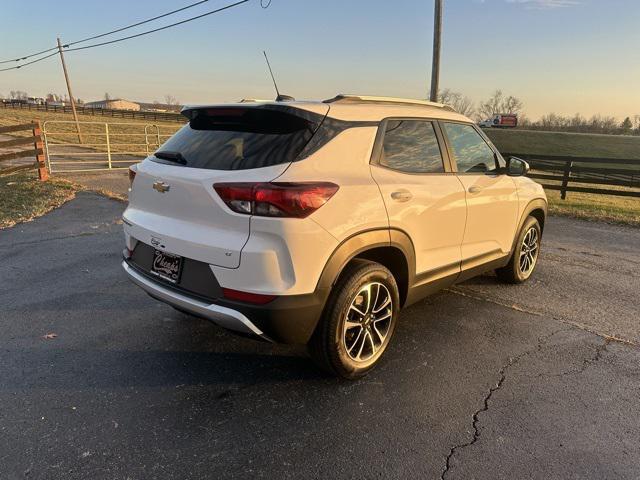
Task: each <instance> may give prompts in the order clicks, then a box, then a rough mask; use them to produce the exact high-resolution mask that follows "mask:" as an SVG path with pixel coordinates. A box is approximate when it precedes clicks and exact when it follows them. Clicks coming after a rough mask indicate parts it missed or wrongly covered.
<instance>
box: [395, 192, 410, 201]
mask: <svg viewBox="0 0 640 480" xmlns="http://www.w3.org/2000/svg"><path fill="white" fill-rule="evenodd" d="M412 197H413V195H412V194H411V192H410V191H409V190H397V191H395V192H393V193H392V194H391V198H393V199H394V200H395V201H396V202H408V201H409V200H411V198H412Z"/></svg>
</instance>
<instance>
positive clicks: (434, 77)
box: [430, 0, 443, 102]
mask: <svg viewBox="0 0 640 480" xmlns="http://www.w3.org/2000/svg"><path fill="white" fill-rule="evenodd" d="M442 1H443V0H435V12H434V14H433V64H432V65H431V96H430V100H431V101H432V102H437V101H438V88H439V84H440V43H441V41H440V39H441V37H442Z"/></svg>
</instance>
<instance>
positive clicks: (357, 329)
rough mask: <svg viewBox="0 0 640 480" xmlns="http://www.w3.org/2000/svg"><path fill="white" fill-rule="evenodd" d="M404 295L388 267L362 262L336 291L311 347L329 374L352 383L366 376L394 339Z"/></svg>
mask: <svg viewBox="0 0 640 480" xmlns="http://www.w3.org/2000/svg"><path fill="white" fill-rule="evenodd" d="M399 310H400V295H399V293H398V286H397V284H396V281H395V278H394V277H393V275H392V273H391V272H390V271H389V270H388V269H387V268H385V267H384V266H382V265H380V264H378V263H375V262H370V261H366V260H356V261H354V262H353V263H351V264H350V265H348V266H347V268H346V270H345V271H344V272H343V274H342V275H341V277H340V279H339V281H338V283H337V284H336V285H335V287H334V289H333V291H332V292H331V295H330V296H329V300H328V302H327V306H326V308H325V311H324V313H323V316H322V318H321V319H320V323H319V324H318V327H317V328H316V331H315V333H314V335H313V337H312V339H311V342H310V344H309V347H310V353H311V357H312V358H313V359H314V361H315V362H316V363H317V364H318V365H319V366H320V367H321V368H323V369H324V370H326V371H328V372H330V373H333V374H335V375H338V376H341V377H343V378H347V379H356V378H359V377H362V376H364V375H366V374H367V373H368V372H369V371H370V370H371V369H372V368H373V367H374V366H375V365H376V364H377V363H378V361H379V360H380V357H381V356H382V354H383V353H384V351H385V350H386V348H387V346H388V345H389V341H390V339H391V337H392V336H393V332H394V330H395V326H396V323H397V321H398V313H399Z"/></svg>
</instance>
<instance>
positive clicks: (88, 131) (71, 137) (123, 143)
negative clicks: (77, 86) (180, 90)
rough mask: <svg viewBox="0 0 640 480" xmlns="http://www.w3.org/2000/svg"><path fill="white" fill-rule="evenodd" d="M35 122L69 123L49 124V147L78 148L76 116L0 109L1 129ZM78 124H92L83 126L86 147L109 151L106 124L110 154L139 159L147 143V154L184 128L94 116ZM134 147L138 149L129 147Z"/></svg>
mask: <svg viewBox="0 0 640 480" xmlns="http://www.w3.org/2000/svg"><path fill="white" fill-rule="evenodd" d="M33 120H40V121H41V123H42V125H43V128H44V122H52V121H56V122H70V123H55V124H48V125H47V126H46V128H47V130H48V131H50V132H55V133H52V134H49V135H48V140H49V144H50V145H51V144H54V145H55V144H60V143H71V144H74V145H78V144H79V141H78V136H77V131H76V126H75V123H73V115H71V114H68V113H55V112H41V111H36V110H34V111H29V110H14V109H2V108H0V126H5V125H15V124H18V123H28V122H31V121H33ZM78 121H79V122H90V123H84V124H83V123H81V124H80V131H81V133H82V137H83V143H84V144H88V145H87V146H88V147H89V148H91V149H92V150H96V151H106V150H107V147H106V135H105V126H104V124H105V123H107V124H109V135H110V143H111V151H112V152H114V153H124V152H128V151H136V152H138V154H139V155H140V156H144V155H146V151H147V147H146V145H147V143H148V150H149V151H150V152H153V151H155V150H156V149H157V148H158V143H163V142H164V141H166V139H167V138H168V137H169V136H171V135H173V134H174V133H175V132H176V131H177V130H178V129H179V128H180V127H181V126H182V124H180V123H177V122H153V121H150V120H133V119H125V118H114V117H102V116H92V115H78ZM185 122H186V119H185ZM123 124H125V125H123ZM145 126H148V127H147V134H146V135H145ZM56 133H57V134H56ZM30 135H31V133H30V132H16V133H15V136H24V137H26V136H30ZM158 135H159V137H158ZM158 141H159V142H158ZM131 143H134V144H135V145H128V144H131ZM57 148H60V147H57ZM58 151H60V150H59V149H58V150H56V152H58Z"/></svg>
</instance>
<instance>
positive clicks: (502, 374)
mask: <svg viewBox="0 0 640 480" xmlns="http://www.w3.org/2000/svg"><path fill="white" fill-rule="evenodd" d="M567 330H568V329H566V328H565V329H562V328H561V329H558V330H555V331H553V332H551V333H549V334H547V335H543V336H542V337H539V338H538V342H537V344H536V347H535V348H532V349H529V350H525V351H524V352H522V353H520V354H519V355H517V356H515V357H510V358H509V361H508V362H507V363H506V364H505V365H503V366H502V367H501V368H500V370H499V371H498V375H499V378H498V381H497V382H496V383H495V384H494V385H493V386H492V387H490V388H489V391H488V392H487V394H486V395H485V396H484V399H483V402H482V407H481V408H480V409H478V410H476V411H475V412H474V414H473V416H472V417H471V418H472V419H473V422H472V424H471V426H472V427H473V437H472V438H471V440H470V441H468V442H465V443H461V444H457V445H454V446H453V447H451V448H450V449H449V453H448V454H447V456H446V458H445V466H444V470H443V471H442V474H441V475H440V480H445V477H446V475H447V473H449V470H450V469H451V459H452V458H453V456H454V455H455V454H456V452H457V451H459V450H462V449H463V448H467V447H470V446H472V445H473V444H475V443H476V442H477V441H478V440H479V439H480V429H479V427H478V424H479V423H480V418H479V415H480V414H481V413H482V412H486V411H487V410H489V401H490V400H491V397H492V396H493V394H494V393H495V392H496V391H498V390H500V389H501V388H502V385H503V384H504V382H505V380H506V379H507V370H509V368H511V367H512V366H514V365H515V364H517V363H518V362H519V361H520V360H522V359H523V358H524V357H526V356H527V355H530V354H532V353H534V352H539V351H540V350H541V349H542V346H543V345H544V344H545V343H546V342H547V341H548V340H549V339H550V338H551V337H553V336H554V335H556V334H558V333H560V332H563V331H567ZM600 353H601V352H600ZM585 368H586V367H585Z"/></svg>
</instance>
